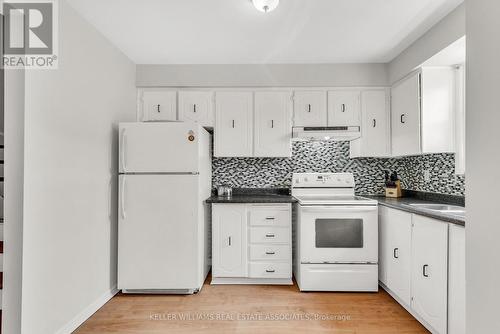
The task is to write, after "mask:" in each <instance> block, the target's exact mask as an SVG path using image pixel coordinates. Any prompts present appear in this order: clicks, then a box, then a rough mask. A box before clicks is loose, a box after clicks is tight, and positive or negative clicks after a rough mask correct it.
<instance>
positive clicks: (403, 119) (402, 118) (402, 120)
mask: <svg viewBox="0 0 500 334" xmlns="http://www.w3.org/2000/svg"><path fill="white" fill-rule="evenodd" d="M405 116H406V114H401V124H405V123H406V121H405Z"/></svg>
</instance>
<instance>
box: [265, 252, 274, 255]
mask: <svg viewBox="0 0 500 334" xmlns="http://www.w3.org/2000/svg"><path fill="white" fill-rule="evenodd" d="M266 254H267V255H274V254H276V253H275V252H266Z"/></svg>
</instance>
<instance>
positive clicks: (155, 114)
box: [139, 89, 177, 122]
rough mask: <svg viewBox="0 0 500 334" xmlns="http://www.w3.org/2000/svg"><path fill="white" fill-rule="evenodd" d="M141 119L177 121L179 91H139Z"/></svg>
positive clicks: (143, 120) (144, 120)
mask: <svg viewBox="0 0 500 334" xmlns="http://www.w3.org/2000/svg"><path fill="white" fill-rule="evenodd" d="M139 109H140V110H139V121H142V122H146V121H176V120H177V92H176V91H171V90H162V89H144V90H141V91H140V92H139Z"/></svg>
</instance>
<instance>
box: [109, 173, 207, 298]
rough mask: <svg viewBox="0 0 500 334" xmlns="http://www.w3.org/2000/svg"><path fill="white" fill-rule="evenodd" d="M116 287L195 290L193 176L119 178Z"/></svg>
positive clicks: (196, 268) (194, 179) (132, 176)
mask: <svg viewBox="0 0 500 334" xmlns="http://www.w3.org/2000/svg"><path fill="white" fill-rule="evenodd" d="M119 179H120V194H119V223H118V288H120V289H190V288H197V287H196V284H197V281H198V276H199V273H198V268H200V265H199V264H200V261H201V259H199V258H198V257H197V254H198V247H204V245H200V244H199V240H198V237H197V235H198V212H197V207H198V205H197V203H196V201H197V199H198V195H197V187H198V176H195V175H175V176H174V175H120V178H119Z"/></svg>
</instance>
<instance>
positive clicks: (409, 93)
mask: <svg viewBox="0 0 500 334" xmlns="http://www.w3.org/2000/svg"><path fill="white" fill-rule="evenodd" d="M454 87H455V75H454V70H453V69H452V68H448V67H444V68H443V67H439V68H422V69H420V70H418V71H416V72H414V73H412V74H410V75H409V76H408V77H406V78H404V79H403V80H401V81H399V82H398V83H396V84H395V85H394V86H393V87H392V155H393V156H404V155H418V154H423V153H443V152H454V150H455V148H454V125H455V121H454V113H453V109H454Z"/></svg>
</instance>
